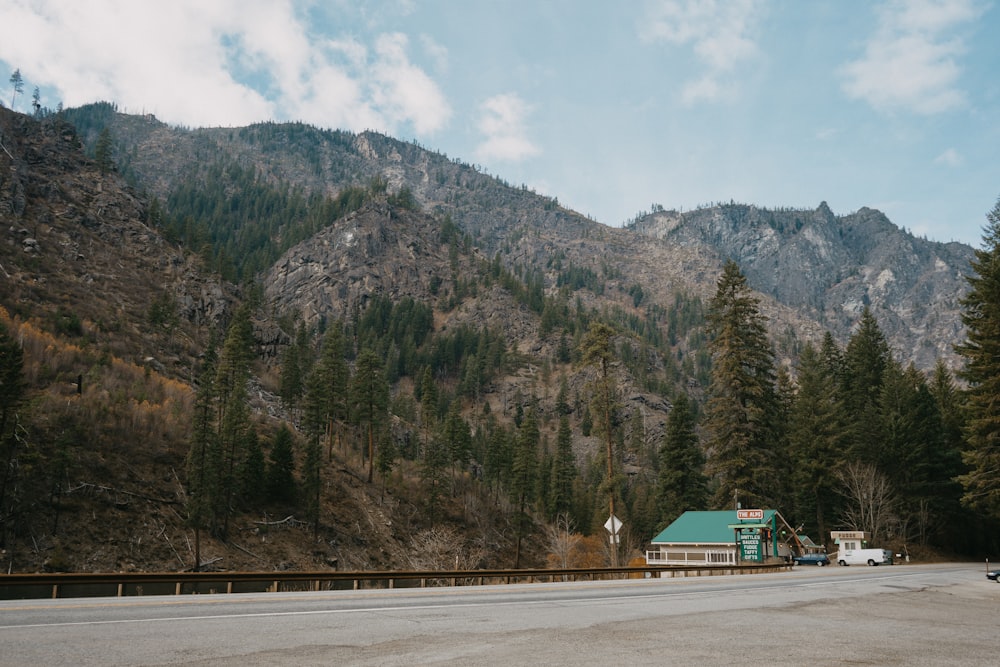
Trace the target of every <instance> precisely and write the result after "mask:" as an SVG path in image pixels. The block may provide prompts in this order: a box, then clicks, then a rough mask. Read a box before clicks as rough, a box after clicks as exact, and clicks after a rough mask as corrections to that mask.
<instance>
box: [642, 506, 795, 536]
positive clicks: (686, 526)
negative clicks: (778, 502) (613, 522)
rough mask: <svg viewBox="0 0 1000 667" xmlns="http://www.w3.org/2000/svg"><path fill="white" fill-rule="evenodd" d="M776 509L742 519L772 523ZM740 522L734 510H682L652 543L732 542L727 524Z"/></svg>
mask: <svg viewBox="0 0 1000 667" xmlns="http://www.w3.org/2000/svg"><path fill="white" fill-rule="evenodd" d="M777 513H778V511H777V510H764V519H763V520H762V521H757V520H754V521H744V522H742V523H745V524H748V525H759V524H761V523H766V524H769V525H771V526H773V525H774V515H775V514H777ZM738 523H740V521H739V519H737V518H736V510H723V511H718V512H684V514H681V515H680V516H679V517H677V519H676V520H675V521H674V522H673V523H672V524H670V525H669V526H667V527H666V528H665V529H664V531H663V532H662V533H660V534H659V535H657V536H656V537H654V538H653V542H652V543H653V544H732V543H733V540H734V538H735V536H734V534H733V529H732V528H730V527H729V526H730V525H732V524H738Z"/></svg>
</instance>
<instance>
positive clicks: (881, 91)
mask: <svg viewBox="0 0 1000 667" xmlns="http://www.w3.org/2000/svg"><path fill="white" fill-rule="evenodd" d="M982 11H983V10H982V8H980V7H979V6H977V3H976V2H975V0H889V1H888V2H886V3H885V4H884V5H882V6H881V7H880V8H879V10H878V16H879V21H878V26H877V28H876V30H875V32H874V34H873V35H872V36H871V38H870V39H869V41H868V44H867V46H866V48H865V53H864V56H863V57H861V58H859V59H858V60H854V61H852V62H849V63H847V65H845V66H844V67H843V69H842V70H841V74H842V75H843V77H844V83H843V90H844V92H845V93H847V95H849V96H850V97H853V98H855V99H861V100H864V101H866V102H868V103H869V104H870V105H872V106H873V107H875V108H876V109H879V110H882V111H893V110H900V109H901V110H911V111H914V112H916V113H921V114H936V113H941V112H944V111H950V110H952V109H956V108H959V107H961V106H963V105H964V104H965V94H964V93H963V91H962V90H961V89H960V88H959V86H958V79H959V76H960V75H961V67H960V66H959V64H958V60H959V58H960V57H961V56H962V55H963V54H964V53H965V48H964V46H963V44H962V41H961V39H959V37H958V36H956V35H954V31H955V30H956V29H957V28H960V27H963V26H965V25H967V24H970V23H972V22H973V21H975V19H977V18H978V17H979V16H980V14H981V13H982Z"/></svg>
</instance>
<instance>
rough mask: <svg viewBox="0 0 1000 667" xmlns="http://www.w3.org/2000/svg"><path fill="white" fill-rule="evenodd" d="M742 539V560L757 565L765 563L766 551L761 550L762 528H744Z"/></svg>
mask: <svg viewBox="0 0 1000 667" xmlns="http://www.w3.org/2000/svg"><path fill="white" fill-rule="evenodd" d="M739 537H740V560H749V561H754V562H757V563H761V562H763V561H764V550H763V549H761V543H760V528H742V529H740V531H739Z"/></svg>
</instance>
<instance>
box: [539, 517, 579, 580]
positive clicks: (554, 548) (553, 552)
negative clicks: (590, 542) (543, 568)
mask: <svg viewBox="0 0 1000 667" xmlns="http://www.w3.org/2000/svg"><path fill="white" fill-rule="evenodd" d="M544 530H545V542H546V544H548V547H549V555H548V558H547V561H548V565H549V566H550V567H557V568H563V569H565V568H568V567H571V559H572V556H573V550H574V549H575V548H576V545H577V543H579V541H580V537H581V536H580V535H579V534H578V533H574V532H573V521H572V520H571V519H570V518H569V517H568V516H566V515H565V514H560V515H559V516H557V517H556V520H555V521H554V522H553V523H550V524H545V528H544Z"/></svg>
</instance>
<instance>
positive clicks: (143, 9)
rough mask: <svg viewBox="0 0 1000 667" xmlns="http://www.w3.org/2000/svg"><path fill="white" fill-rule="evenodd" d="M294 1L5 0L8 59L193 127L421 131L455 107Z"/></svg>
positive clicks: (82, 90) (90, 93) (381, 44)
mask: <svg viewBox="0 0 1000 667" xmlns="http://www.w3.org/2000/svg"><path fill="white" fill-rule="evenodd" d="M300 5H302V3H301V2H298V1H296V0H212V1H210V2H205V1H204V0H171V2H131V1H129V0H89V1H88V2H75V3H66V2H61V1H59V0H0V25H4V26H16V27H17V29H15V30H8V31H5V34H4V38H3V40H2V41H0V59H2V60H4V61H5V62H7V63H9V64H10V65H11V67H12V68H14V67H20V68H21V71H22V73H24V75H25V80H26V81H28V82H29V83H30V84H31V85H40V86H43V87H47V88H53V89H55V90H56V91H57V94H58V95H59V96H60V99H61V101H62V102H63V103H64V104H65V105H67V106H74V105H79V104H85V103H88V102H93V101H97V100H109V101H114V102H117V103H119V105H121V106H123V107H124V108H126V109H128V110H130V111H140V110H142V111H148V112H153V113H156V114H157V116H159V117H160V118H161V119H163V120H166V121H167V122H171V123H178V124H184V125H192V126H207V125H242V124H246V123H251V122H255V121H260V120H268V119H276V120H284V119H291V118H294V119H301V120H305V121H306V122H311V123H315V124H317V125H321V126H326V127H340V128H344V129H350V130H361V129H366V128H373V129H381V130H385V131H388V132H397V131H399V130H400V129H401V128H402V127H403V126H405V125H410V126H412V129H413V131H414V132H416V133H418V134H423V133H432V132H434V131H436V130H439V129H441V128H442V127H443V126H444V125H445V124H446V123H447V121H448V120H449V118H450V117H451V108H450V106H449V105H448V103H447V101H446V99H445V98H444V95H443V94H442V92H441V90H440V89H439V87H438V86H437V84H436V83H435V82H434V81H433V80H432V79H431V78H430V77H429V76H428V75H427V74H426V73H425V72H424V71H422V70H421V69H420V68H419V67H417V66H415V65H413V64H412V63H411V62H410V61H409V58H408V57H407V53H406V49H407V46H408V45H407V43H406V39H405V37H402V36H400V35H395V34H390V35H382V36H380V37H378V38H377V39H376V40H375V44H374V45H373V46H372V48H368V47H366V46H365V45H364V44H361V43H359V42H357V41H355V40H352V39H344V40H337V41H334V40H329V39H327V38H325V37H321V36H317V35H315V34H312V33H311V32H310V30H309V26H307V25H306V24H305V23H304V22H303V19H302V18H301V16H300V14H299V12H298V10H299V7H300Z"/></svg>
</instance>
